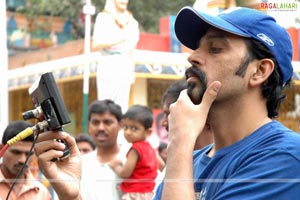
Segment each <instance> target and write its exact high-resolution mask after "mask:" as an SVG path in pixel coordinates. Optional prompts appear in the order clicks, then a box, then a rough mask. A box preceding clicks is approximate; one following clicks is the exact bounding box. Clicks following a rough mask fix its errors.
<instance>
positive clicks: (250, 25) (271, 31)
mask: <svg viewBox="0 0 300 200" xmlns="http://www.w3.org/2000/svg"><path fill="white" fill-rule="evenodd" d="M211 26H213V27H215V28H218V29H221V30H223V31H226V32H229V33H232V34H234V35H238V36H241V37H245V38H254V39H255V40H258V41H260V42H261V43H262V44H264V45H265V46H266V47H267V48H268V49H269V50H270V51H271V52H272V53H273V54H274V56H275V59H276V61H277V63H278V65H279V68H280V72H281V78H282V82H283V84H285V83H286V82H287V81H288V80H289V79H291V77H292V76H293V66H292V55H293V49H292V42H291V39H290V36H289V34H288V33H287V31H286V30H285V29H284V28H283V27H281V26H279V25H278V24H277V23H276V20H275V19H274V18H273V17H271V16H269V15H267V14H265V13H263V12H261V11H258V10H255V9H251V8H243V7H234V8H231V9H228V10H225V11H223V12H221V13H219V14H218V15H217V16H212V15H209V14H207V13H203V12H201V11H197V10H195V9H193V8H191V7H184V8H182V9H181V10H180V11H179V12H178V14H177V17H176V20H175V33H176V36H177V38H178V39H179V41H180V42H181V43H182V44H183V45H185V46H187V47H188V48H190V49H193V50H195V49H197V48H198V42H199V40H200V38H201V37H202V36H204V34H205V33H206V31H207V30H208V29H209V27H211Z"/></svg>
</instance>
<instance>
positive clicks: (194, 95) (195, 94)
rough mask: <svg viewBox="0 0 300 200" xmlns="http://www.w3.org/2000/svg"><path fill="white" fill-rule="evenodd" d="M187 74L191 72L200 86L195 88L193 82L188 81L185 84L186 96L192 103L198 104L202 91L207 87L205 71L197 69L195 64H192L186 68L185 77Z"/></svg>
mask: <svg viewBox="0 0 300 200" xmlns="http://www.w3.org/2000/svg"><path fill="white" fill-rule="evenodd" d="M188 74H193V76H195V77H196V78H197V79H198V81H199V83H200V87H199V88H197V87H196V84H195V83H188V86H187V89H188V90H187V93H188V96H189V97H190V99H191V101H192V102H193V103H194V104H197V105H198V104H200V103H201V101H202V98H203V95H204V92H205V91H206V89H207V78H206V75H205V73H204V72H203V71H202V70H200V69H198V68H197V67H195V66H192V67H190V68H188V69H187V70H186V72H185V75H186V78H188V76H187V75H188Z"/></svg>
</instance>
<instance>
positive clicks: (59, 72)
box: [8, 50, 189, 89]
mask: <svg viewBox="0 0 300 200" xmlns="http://www.w3.org/2000/svg"><path fill="white" fill-rule="evenodd" d="M99 57H100V54H99V53H98V52H93V53H90V55H89V56H88V58H87V60H88V61H89V66H90V72H91V73H94V72H96V68H97V63H98V60H99ZM187 57H188V54H185V53H169V52H157V51H145V50H135V52H134V62H135V70H136V72H140V73H151V74H174V75H178V76H183V74H184V71H185V69H186V68H187V67H188V66H189V63H188V62H187ZM85 59H86V57H85V56H84V55H83V54H82V55H78V56H72V57H66V58H62V59H57V60H52V61H47V62H41V63H37V64H31V65H26V66H24V67H19V68H16V69H12V70H9V71H8V82H9V83H8V85H9V88H10V89H12V88H17V87H20V86H22V85H27V84H31V83H33V82H34V81H35V80H36V79H37V78H38V76H40V75H41V74H42V73H45V72H53V74H54V76H55V78H56V79H62V78H67V77H72V76H78V75H83V70H84V64H85V63H84V62H85ZM166 68H167V70H166Z"/></svg>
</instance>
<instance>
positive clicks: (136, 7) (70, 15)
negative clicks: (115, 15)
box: [17, 0, 194, 38]
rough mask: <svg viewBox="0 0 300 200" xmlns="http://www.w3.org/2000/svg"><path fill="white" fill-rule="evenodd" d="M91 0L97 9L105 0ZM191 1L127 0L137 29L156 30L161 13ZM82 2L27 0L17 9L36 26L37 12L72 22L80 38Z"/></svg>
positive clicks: (176, 8)
mask: <svg viewBox="0 0 300 200" xmlns="http://www.w3.org/2000/svg"><path fill="white" fill-rule="evenodd" d="M92 3H93V5H94V6H95V7H96V13H98V12H100V11H101V10H102V9H103V7H104V4H105V0H92ZM193 3H194V0H176V1H174V0H164V1H160V0H145V1H141V0H130V1H129V7H128V9H129V10H130V11H131V12H132V13H133V15H134V16H135V18H136V19H137V20H138V21H139V24H140V29H141V31H143V32H150V33H158V28H159V26H158V24H159V19H160V18H161V17H163V16H169V15H176V14H177V12H178V11H179V10H180V8H182V7H183V6H187V5H189V6H192V5H193ZM83 5H84V1H79V0H51V1H49V0H27V4H26V6H25V7H22V8H18V9H17V11H19V12H23V13H24V14H25V15H26V16H27V18H28V19H29V20H30V21H31V22H32V24H35V25H36V26H42V25H41V24H36V23H37V22H36V21H35V19H36V18H37V16H39V15H48V16H60V17H62V18H63V19H65V20H68V21H69V22H70V23H71V24H72V27H73V30H74V32H73V34H74V37H75V38H82V37H84V17H83V15H82V7H83ZM95 16H96V15H95ZM95 16H93V20H94V19H95ZM44 25H45V24H44Z"/></svg>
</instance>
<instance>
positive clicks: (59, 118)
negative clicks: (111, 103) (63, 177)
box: [23, 72, 71, 159]
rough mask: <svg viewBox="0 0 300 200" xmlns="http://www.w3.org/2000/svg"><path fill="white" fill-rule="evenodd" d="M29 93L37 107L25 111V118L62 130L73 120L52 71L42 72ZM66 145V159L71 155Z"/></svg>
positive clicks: (51, 128) (49, 128)
mask: <svg viewBox="0 0 300 200" xmlns="http://www.w3.org/2000/svg"><path fill="white" fill-rule="evenodd" d="M28 91H29V95H30V97H31V100H32V103H33V105H34V107H35V109H33V110H30V111H26V112H24V113H23V118H24V119H25V120H28V119H33V118H36V119H38V120H39V121H45V122H46V124H47V125H46V127H44V128H46V129H48V130H62V127H63V125H65V124H68V123H70V122H71V120H70V118H69V115H68V112H67V110H66V107H65V104H64V102H63V100H62V98H61V96H60V93H59V90H58V88H57V85H56V82H55V79H54V76H53V74H52V73H51V72H47V73H45V74H42V75H41V76H40V77H39V79H38V80H36V81H35V82H34V83H33V84H32V86H31V87H30V88H29V90H28ZM61 142H63V143H64V144H65V145H66V149H65V150H64V155H63V157H62V158H60V159H64V158H66V157H68V155H69V148H68V146H67V144H66V143H65V142H64V141H61Z"/></svg>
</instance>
